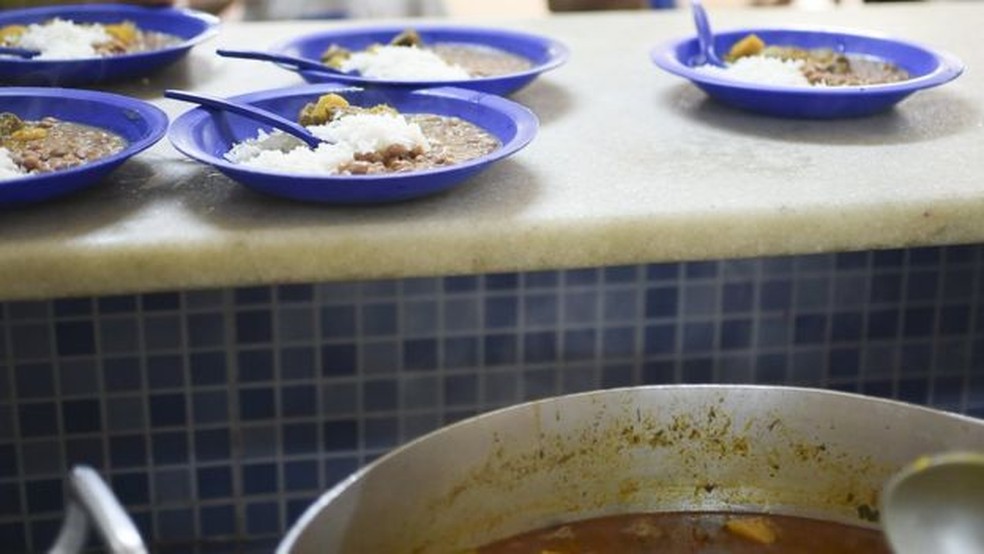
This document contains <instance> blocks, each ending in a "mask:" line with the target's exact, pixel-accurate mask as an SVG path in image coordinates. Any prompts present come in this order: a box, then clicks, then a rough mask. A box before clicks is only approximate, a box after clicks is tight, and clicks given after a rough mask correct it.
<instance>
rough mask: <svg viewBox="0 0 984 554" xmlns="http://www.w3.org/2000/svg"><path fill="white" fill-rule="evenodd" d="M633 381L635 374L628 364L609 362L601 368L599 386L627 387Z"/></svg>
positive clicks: (605, 387)
mask: <svg viewBox="0 0 984 554" xmlns="http://www.w3.org/2000/svg"><path fill="white" fill-rule="evenodd" d="M634 382H635V375H634V372H633V369H632V366H631V365H629V364H609V365H606V366H604V367H602V368H601V388H604V389H612V388H618V387H627V386H629V385H631V384H634ZM554 394H556V393H554Z"/></svg>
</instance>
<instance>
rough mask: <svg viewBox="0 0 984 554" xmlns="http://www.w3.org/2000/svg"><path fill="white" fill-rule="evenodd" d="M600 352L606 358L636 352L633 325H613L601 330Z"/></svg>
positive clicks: (631, 354)
mask: <svg viewBox="0 0 984 554" xmlns="http://www.w3.org/2000/svg"><path fill="white" fill-rule="evenodd" d="M601 353H602V356H603V357H604V358H606V359H612V358H615V359H617V358H628V357H632V356H634V355H635V353H636V332H635V328H634V327H614V328H607V329H604V330H603V331H602V335H601Z"/></svg>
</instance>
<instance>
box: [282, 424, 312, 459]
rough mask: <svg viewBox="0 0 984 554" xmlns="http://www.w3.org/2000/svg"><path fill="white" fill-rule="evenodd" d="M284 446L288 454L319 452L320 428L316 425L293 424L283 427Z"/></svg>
mask: <svg viewBox="0 0 984 554" xmlns="http://www.w3.org/2000/svg"><path fill="white" fill-rule="evenodd" d="M281 435H282V437H283V439H282V446H283V449H284V453H286V454H291V455H294V454H314V453H316V452H318V426H317V424H315V423H291V424H285V425H283V426H282V427H281Z"/></svg>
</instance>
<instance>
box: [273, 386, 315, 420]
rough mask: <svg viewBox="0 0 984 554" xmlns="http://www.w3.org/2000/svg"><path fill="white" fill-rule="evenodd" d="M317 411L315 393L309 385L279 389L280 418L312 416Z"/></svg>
mask: <svg viewBox="0 0 984 554" xmlns="http://www.w3.org/2000/svg"><path fill="white" fill-rule="evenodd" d="M317 411H318V396H317V391H316V390H315V389H314V388H313V387H311V386H310V385H300V386H286V387H283V388H281V389H280V415H281V416H283V417H304V416H313V415H315V414H316V413H317Z"/></svg>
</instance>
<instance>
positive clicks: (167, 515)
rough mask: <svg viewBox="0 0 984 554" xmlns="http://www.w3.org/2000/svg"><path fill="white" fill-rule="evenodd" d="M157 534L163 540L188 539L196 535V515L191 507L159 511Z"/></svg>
mask: <svg viewBox="0 0 984 554" xmlns="http://www.w3.org/2000/svg"><path fill="white" fill-rule="evenodd" d="M156 520H157V526H156V531H157V533H156V535H157V538H158V539H159V540H162V541H187V540H189V539H192V538H193V537H194V536H195V535H194V532H195V515H194V512H193V511H192V510H190V509H185V510H160V511H158V512H157V517H156Z"/></svg>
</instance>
